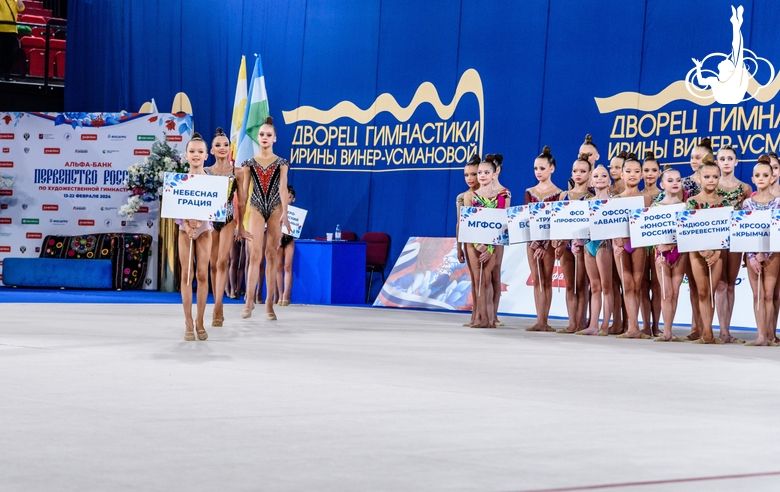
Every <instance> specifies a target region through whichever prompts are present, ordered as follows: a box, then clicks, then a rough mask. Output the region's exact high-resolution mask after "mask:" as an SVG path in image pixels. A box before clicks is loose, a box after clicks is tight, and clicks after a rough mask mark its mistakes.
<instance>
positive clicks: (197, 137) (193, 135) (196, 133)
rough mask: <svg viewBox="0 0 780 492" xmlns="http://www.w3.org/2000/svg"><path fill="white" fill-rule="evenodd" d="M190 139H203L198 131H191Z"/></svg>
mask: <svg viewBox="0 0 780 492" xmlns="http://www.w3.org/2000/svg"><path fill="white" fill-rule="evenodd" d="M192 139H193V140H203V136H201V134H200V133H198V132H193V133H192Z"/></svg>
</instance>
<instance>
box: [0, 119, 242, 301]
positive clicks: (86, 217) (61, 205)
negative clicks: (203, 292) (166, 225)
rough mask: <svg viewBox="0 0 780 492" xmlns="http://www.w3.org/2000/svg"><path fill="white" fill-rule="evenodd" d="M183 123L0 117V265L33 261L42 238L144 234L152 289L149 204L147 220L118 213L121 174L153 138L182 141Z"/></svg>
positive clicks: (154, 213) (152, 210)
mask: <svg viewBox="0 0 780 492" xmlns="http://www.w3.org/2000/svg"><path fill="white" fill-rule="evenodd" d="M188 120H190V117H189V116H188V115H172V114H165V113H160V114H131V113H16V112H7V113H6V112H0V140H8V143H7V144H4V145H0V147H2V148H3V152H2V154H0V155H2V157H0V224H3V226H2V232H3V233H7V234H9V236H8V237H4V238H3V240H4V246H6V249H7V250H6V251H2V252H0V261H2V259H3V258H5V257H9V256H20V257H27V258H34V257H37V256H38V254H39V253H40V241H41V240H42V238H43V237H45V236H46V235H49V234H58V235H83V234H100V233H106V232H115V233H139V234H141V233H142V234H149V235H151V236H152V238H153V247H152V256H151V258H150V259H149V268H148V269H147V275H148V278H147V279H146V280H147V281H146V282H145V283H144V288H148V289H156V288H157V278H156V275H157V268H156V265H157V233H158V225H157V218H158V205H157V202H152V203H148V204H144V207H143V209H144V210H143V213H145V214H147V215H142V216H139V215H136V218H135V220H134V221H127V220H125V218H124V217H121V216H119V214H118V212H119V208H120V207H121V206H122V205H124V204H125V203H126V201H127V197H128V195H127V187H126V179H127V168H128V167H129V166H131V165H133V164H135V163H138V162H141V161H142V160H143V159H144V157H146V156H147V155H149V154H145V153H143V152H142V151H147V152H149V153H151V152H150V151H151V148H152V144H153V143H154V138H155V137H156V138H159V139H163V138H166V135H168V136H177V137H181V132H182V131H183V132H185V133H186V134H187V136H189V133H190V131H191V130H190V129H189V128H190V127H191V125H190V124H186V125H183V123H185V121H188ZM3 134H5V135H8V136H7V137H5V138H4V137H2V135H3ZM139 137H143V138H139ZM149 137H151V138H149ZM179 141H181V140H179ZM171 145H172V146H176V145H177V144H175V143H172V144H171ZM178 146H179V150H180V151H183V150H184V149H183V147H182V145H181V144H178ZM226 187H227V186H226ZM139 213H141V212H140V211H139ZM9 220H10V222H8V221H9ZM39 236H40V237H39Z"/></svg>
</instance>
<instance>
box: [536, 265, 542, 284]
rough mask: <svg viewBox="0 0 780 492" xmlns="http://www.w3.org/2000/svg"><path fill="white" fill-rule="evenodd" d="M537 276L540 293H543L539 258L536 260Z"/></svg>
mask: <svg viewBox="0 0 780 492" xmlns="http://www.w3.org/2000/svg"><path fill="white" fill-rule="evenodd" d="M536 276H537V277H538V280H539V292H541V291H542V269H541V268H539V258H537V259H536Z"/></svg>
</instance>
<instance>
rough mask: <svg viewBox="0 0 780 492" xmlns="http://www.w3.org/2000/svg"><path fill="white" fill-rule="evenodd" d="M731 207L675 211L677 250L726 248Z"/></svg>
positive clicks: (684, 251)
mask: <svg viewBox="0 0 780 492" xmlns="http://www.w3.org/2000/svg"><path fill="white" fill-rule="evenodd" d="M733 211H734V209H733V208H732V207H718V208H707V209H701V210H685V211H683V212H677V250H678V251H679V252H680V253H686V252H689V251H704V250H705V249H727V248H728V247H729V232H730V230H731V212H733Z"/></svg>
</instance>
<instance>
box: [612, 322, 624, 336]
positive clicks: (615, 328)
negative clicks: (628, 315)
mask: <svg viewBox="0 0 780 492" xmlns="http://www.w3.org/2000/svg"><path fill="white" fill-rule="evenodd" d="M624 331H626V329H625V327H624V326H623V324H622V323H615V324H613V325H612V326H610V327H609V331H608V332H607V333H609V334H610V335H620V334H621V333H623V332H624Z"/></svg>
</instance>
